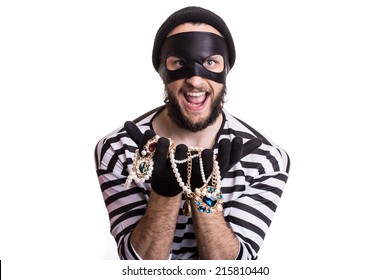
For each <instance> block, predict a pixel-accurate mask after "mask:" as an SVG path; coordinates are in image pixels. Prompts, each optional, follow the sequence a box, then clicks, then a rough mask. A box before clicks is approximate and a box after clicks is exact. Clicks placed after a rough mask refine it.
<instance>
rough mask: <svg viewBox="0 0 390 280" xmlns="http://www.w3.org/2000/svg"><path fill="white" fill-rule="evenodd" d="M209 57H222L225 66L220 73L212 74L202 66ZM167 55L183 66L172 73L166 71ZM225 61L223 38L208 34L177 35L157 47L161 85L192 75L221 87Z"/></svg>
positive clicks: (223, 82) (224, 75) (190, 33)
mask: <svg viewBox="0 0 390 280" xmlns="http://www.w3.org/2000/svg"><path fill="white" fill-rule="evenodd" d="M213 55H221V56H222V57H223V60H224V64H225V65H224V69H223V70H222V72H219V73H216V72H212V71H209V70H207V69H206V68H205V67H204V66H203V64H204V62H205V60H206V59H207V58H209V57H210V56H213ZM170 56H175V57H178V58H180V59H182V60H183V63H184V65H183V67H181V68H179V69H177V70H173V71H172V70H168V69H167V68H166V60H167V58H168V57H170ZM228 61H229V59H228V49H227V46H226V42H225V39H224V38H223V37H221V36H218V35H216V34H214V33H210V32H184V33H178V34H175V35H172V36H170V37H168V38H166V39H165V42H164V44H163V46H162V48H161V64H160V67H159V73H160V76H161V78H162V80H163V82H164V84H167V83H170V82H173V81H176V80H179V79H186V78H190V77H193V76H200V77H203V78H205V79H210V80H213V81H216V82H218V83H221V84H225V82H226V76H227V74H228V72H229V70H230V66H229V64H228Z"/></svg>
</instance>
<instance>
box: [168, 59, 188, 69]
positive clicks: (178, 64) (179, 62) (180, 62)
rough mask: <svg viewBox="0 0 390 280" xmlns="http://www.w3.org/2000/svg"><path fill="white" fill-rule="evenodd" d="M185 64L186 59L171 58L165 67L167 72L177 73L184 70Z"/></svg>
mask: <svg viewBox="0 0 390 280" xmlns="http://www.w3.org/2000/svg"><path fill="white" fill-rule="evenodd" d="M184 63H185V62H184V59H182V58H180V57H176V56H170V57H168V58H167V60H166V61H165V66H166V68H167V70H170V71H175V70H178V69H180V68H182V67H183V66H184Z"/></svg>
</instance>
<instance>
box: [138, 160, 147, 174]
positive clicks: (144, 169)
mask: <svg viewBox="0 0 390 280" xmlns="http://www.w3.org/2000/svg"><path fill="white" fill-rule="evenodd" d="M148 170H149V165H148V164H146V163H145V162H141V164H140V165H139V171H141V173H147V172H148Z"/></svg>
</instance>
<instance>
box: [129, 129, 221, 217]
mask: <svg viewBox="0 0 390 280" xmlns="http://www.w3.org/2000/svg"><path fill="white" fill-rule="evenodd" d="M159 138H160V137H159V136H158V135H155V136H154V137H153V138H151V139H150V140H149V141H147V143H146V144H145V146H144V147H143V150H142V151H140V150H139V149H137V150H136V151H135V154H134V158H133V164H132V166H131V171H130V174H129V176H128V177H127V179H126V182H125V184H124V187H125V188H126V189H128V188H130V186H131V183H132V182H133V181H134V182H135V183H144V182H145V181H147V180H149V179H150V178H151V177H152V172H153V166H154V163H153V155H154V152H155V150H156V146H157V141H158V139H159ZM168 140H169V150H168V156H169V159H170V162H171V167H172V171H173V174H174V175H175V178H176V180H177V182H178V184H179V186H180V187H181V188H182V190H183V194H184V196H185V198H186V201H185V202H184V204H183V209H182V211H183V214H184V215H186V216H189V215H191V204H190V200H191V199H193V200H194V201H195V206H196V208H197V209H198V211H199V212H205V213H213V212H215V211H222V210H223V207H222V203H223V202H222V200H223V195H222V193H221V172H220V170H219V165H218V161H217V159H216V156H215V155H214V156H213V169H212V172H211V174H210V176H209V177H208V178H207V179H206V175H205V173H204V167H203V159H202V151H203V149H202V148H198V147H188V151H187V158H186V159H183V160H176V159H175V148H174V143H173V141H172V140H171V139H169V138H168ZM193 153H194V154H193ZM196 157H199V168H200V174H201V177H202V182H203V185H202V186H200V187H198V188H195V189H194V192H193V191H192V190H191V176H192V160H193V159H194V158H196ZM184 163H187V183H184V182H183V179H182V178H181V175H180V172H179V169H178V166H177V165H178V164H184ZM210 181H211V185H210V184H209V183H210Z"/></svg>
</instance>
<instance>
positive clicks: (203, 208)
mask: <svg viewBox="0 0 390 280" xmlns="http://www.w3.org/2000/svg"><path fill="white" fill-rule="evenodd" d="M198 210H199V212H204V210H206V207H204V206H199V208H198Z"/></svg>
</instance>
